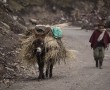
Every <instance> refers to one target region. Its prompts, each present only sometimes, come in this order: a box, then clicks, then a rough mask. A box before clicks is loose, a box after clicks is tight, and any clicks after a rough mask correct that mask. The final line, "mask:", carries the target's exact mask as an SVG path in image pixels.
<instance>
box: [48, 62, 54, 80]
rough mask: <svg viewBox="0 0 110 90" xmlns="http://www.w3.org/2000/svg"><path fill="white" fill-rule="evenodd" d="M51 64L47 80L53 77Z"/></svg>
mask: <svg viewBox="0 0 110 90" xmlns="http://www.w3.org/2000/svg"><path fill="white" fill-rule="evenodd" d="M52 71H53V63H51V64H50V73H49V78H52V76H53V72H52Z"/></svg>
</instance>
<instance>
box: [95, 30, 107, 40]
mask: <svg viewBox="0 0 110 90" xmlns="http://www.w3.org/2000/svg"><path fill="white" fill-rule="evenodd" d="M105 31H106V29H103V31H102V33H101V34H100V36H99V37H98V39H97V41H98V42H99V41H101V40H102V39H103V37H104V34H105Z"/></svg>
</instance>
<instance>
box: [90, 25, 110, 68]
mask: <svg viewBox="0 0 110 90" xmlns="http://www.w3.org/2000/svg"><path fill="white" fill-rule="evenodd" d="M89 42H90V43H91V48H93V54H94V59H95V61H96V67H99V68H100V69H102V63H103V59H104V54H105V49H106V48H108V45H109V43H110V36H109V34H108V32H107V30H106V29H105V26H104V24H102V23H101V24H98V25H97V29H96V30H94V32H93V34H92V35H91V37H90V40H89Z"/></svg>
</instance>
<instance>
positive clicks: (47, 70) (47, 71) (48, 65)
mask: <svg viewBox="0 0 110 90" xmlns="http://www.w3.org/2000/svg"><path fill="white" fill-rule="evenodd" d="M49 68H50V64H49V63H48V64H47V67H46V77H48V76H49Z"/></svg>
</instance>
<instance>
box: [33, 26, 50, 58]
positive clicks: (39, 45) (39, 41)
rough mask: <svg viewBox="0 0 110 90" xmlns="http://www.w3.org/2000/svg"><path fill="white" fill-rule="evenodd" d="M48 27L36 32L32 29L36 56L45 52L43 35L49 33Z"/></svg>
mask: <svg viewBox="0 0 110 90" xmlns="http://www.w3.org/2000/svg"><path fill="white" fill-rule="evenodd" d="M49 31H50V29H49V28H46V29H45V32H44V33H38V32H36V31H34V34H35V37H36V39H35V41H34V43H33V44H34V48H35V54H36V55H37V56H40V55H43V54H44V53H45V41H44V39H45V37H46V35H47V34H48V33H49Z"/></svg>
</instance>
